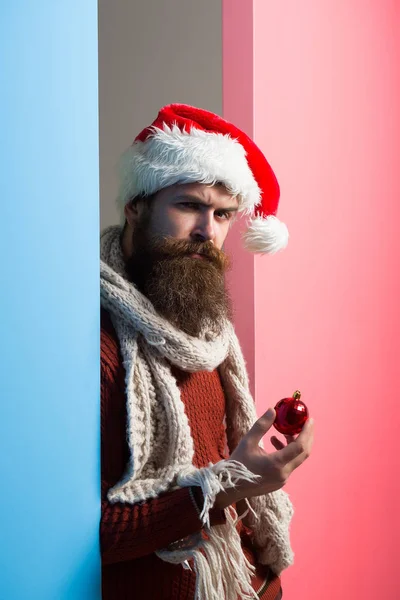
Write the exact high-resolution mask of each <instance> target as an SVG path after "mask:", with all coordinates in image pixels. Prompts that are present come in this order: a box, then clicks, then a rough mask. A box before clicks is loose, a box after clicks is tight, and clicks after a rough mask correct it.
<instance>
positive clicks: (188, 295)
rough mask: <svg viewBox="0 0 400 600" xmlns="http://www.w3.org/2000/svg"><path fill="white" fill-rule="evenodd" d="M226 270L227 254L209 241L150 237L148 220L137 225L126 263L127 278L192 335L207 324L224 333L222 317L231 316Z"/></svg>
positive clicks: (167, 317)
mask: <svg viewBox="0 0 400 600" xmlns="http://www.w3.org/2000/svg"><path fill="white" fill-rule="evenodd" d="M193 254H199V255H201V256H202V258H193V257H192V256H191V255H193ZM228 268H229V259H228V257H227V255H226V254H225V253H224V252H223V251H222V250H219V249H218V248H216V247H215V246H214V245H213V244H212V243H211V242H187V241H184V240H176V239H174V238H170V237H156V236H152V235H151V234H150V232H149V228H148V225H147V223H146V222H143V223H141V224H139V225H138V226H137V227H136V228H135V232H134V235H133V252H132V255H131V257H130V258H129V259H128V260H127V261H126V270H127V274H128V277H129V279H130V280H131V281H132V282H133V283H134V284H135V285H136V287H137V288H138V289H139V291H141V292H142V293H143V294H144V295H145V296H146V297H147V298H148V299H149V300H150V302H151V303H152V304H153V306H154V308H155V309H156V311H157V312H158V313H159V314H160V315H162V316H163V317H164V318H165V319H167V320H168V321H170V323H172V324H173V325H174V326H175V327H177V328H179V329H181V330H182V331H184V332H185V333H187V334H189V335H192V336H194V337H198V336H199V334H200V333H201V331H202V330H203V328H204V327H207V325H211V328H212V330H213V331H215V332H216V333H217V334H218V333H221V331H222V329H223V324H224V321H225V320H226V319H231V318H232V309H231V301H230V297H229V293H228V291H227V289H226V285H225V277H224V274H225V272H226V270H227V269H228Z"/></svg>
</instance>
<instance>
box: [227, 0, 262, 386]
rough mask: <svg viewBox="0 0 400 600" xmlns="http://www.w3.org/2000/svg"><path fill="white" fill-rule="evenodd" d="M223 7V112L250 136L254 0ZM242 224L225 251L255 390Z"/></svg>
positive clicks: (250, 286)
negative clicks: (230, 258) (230, 263)
mask: <svg viewBox="0 0 400 600" xmlns="http://www.w3.org/2000/svg"><path fill="white" fill-rule="evenodd" d="M222 10H223V19H222V83H223V116H224V117H225V119H228V120H229V121H232V122H233V123H235V124H236V125H237V126H238V127H240V128H241V129H242V130H243V131H245V132H246V133H247V134H248V135H250V136H251V137H253V135H254V123H253V120H254V93H253V85H254V83H253V49H254V44H253V0H223V3H222ZM245 224H246V223H245V220H244V219H243V220H241V221H240V222H238V223H237V224H235V225H234V228H233V230H232V232H231V233H230V235H229V236H228V239H227V242H226V251H227V252H228V253H229V255H230V256H231V257H232V261H233V264H234V269H233V270H232V272H231V273H229V278H228V279H229V287H230V290H231V294H232V298H233V300H234V306H235V307H236V308H237V309H238V312H237V314H236V315H235V325H236V330H237V333H238V336H239V339H240V342H241V345H242V348H243V352H244V355H245V359H246V361H247V367H248V371H249V377H250V384H251V388H252V392H253V393H254V384H255V374H254V352H255V339H254V324H255V320H254V257H253V256H252V255H251V254H250V253H248V252H246V251H245V250H244V249H243V245H242V243H241V239H240V238H241V233H242V232H243V229H244V228H245Z"/></svg>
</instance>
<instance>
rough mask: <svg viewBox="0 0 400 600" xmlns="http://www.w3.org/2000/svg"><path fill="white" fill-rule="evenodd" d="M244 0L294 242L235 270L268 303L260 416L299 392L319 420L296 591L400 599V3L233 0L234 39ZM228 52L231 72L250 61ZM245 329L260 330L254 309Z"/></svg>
mask: <svg viewBox="0 0 400 600" xmlns="http://www.w3.org/2000/svg"><path fill="white" fill-rule="evenodd" d="M239 4H240V5H241V6H242V7H243V11H244V14H245V15H247V16H248V15H249V10H250V9H249V6H250V5H251V4H252V5H253V11H254V14H253V33H252V37H251V34H250V33H249V30H248V23H247V21H246V23H247V24H246V27H245V29H244V30H243V31H245V32H246V35H247V36H248V38H249V39H252V43H253V62H252V61H250V60H249V61H248V62H247V65H248V67H247V68H248V69H251V70H252V73H253V84H252V90H253V91H254V94H253V118H254V130H253V134H254V136H255V139H256V141H257V143H258V144H259V145H260V146H261V147H262V148H263V150H264V151H265V154H266V155H267V157H268V159H269V160H270V162H271V164H272V166H273V168H274V169H275V171H276V173H277V175H278V179H279V181H280V183H281V188H282V200H281V207H280V211H279V216H280V218H281V219H282V220H284V221H285V222H286V223H287V224H288V226H289V231H290V234H291V238H290V243H289V247H288V248H287V250H286V251H285V252H284V253H282V254H280V255H277V256H273V257H265V258H259V257H257V258H256V259H255V261H254V263H253V266H254V270H253V272H252V273H249V270H250V269H251V268H252V264H251V260H250V261H248V262H247V263H242V264H239V266H238V263H237V261H236V260H235V272H234V274H233V276H232V277H233V279H234V280H235V282H236V283H235V285H236V289H239V288H240V285H241V282H242V281H245V280H246V281H247V285H248V289H246V294H247V300H246V301H247V303H248V305H249V306H250V307H251V305H252V304H253V306H254V313H253V318H254V321H253V328H254V342H255V346H254V355H253V357H251V355H249V356H250V359H251V360H252V359H254V365H253V363H251V365H252V366H253V368H254V371H253V373H254V384H255V391H256V401H257V405H258V412H259V413H261V412H262V411H263V410H264V409H266V408H267V407H268V406H269V405H271V404H274V403H275V402H276V401H277V400H278V399H279V398H281V397H282V396H284V395H288V394H290V393H292V392H293V391H294V390H295V389H296V388H300V389H301V390H302V392H303V394H304V399H305V401H306V402H307V403H308V405H309V407H310V408H311V412H312V414H313V416H314V418H315V421H316V443H315V447H314V453H313V456H312V458H311V459H310V460H309V461H308V463H307V464H306V465H305V466H304V467H303V468H302V469H301V470H299V471H298V472H297V473H296V474H294V476H293V478H292V480H291V482H290V483H289V485H288V488H287V489H288V491H289V493H290V494H291V497H292V500H293V502H294V504H295V507H296V513H295V518H294V524H293V528H292V539H293V546H294V550H295V553H296V558H295V565H294V567H292V568H291V569H289V570H288V571H287V572H285V573H284V576H283V583H284V590H285V598H286V599H287V600H305V599H306V598H307V600H317V599H318V600H320V599H321V598H324V600H333V599H335V600H336V599H337V598H344V599H346V600H347V599H352V600H353V599H354V600H372V599H374V600H375V599H376V598H386V599H387V600H397V599H398V598H400V583H399V582H398V577H397V557H396V555H397V544H398V541H397V540H398V538H399V535H400V517H399V511H398V504H399V502H398V497H399V494H398V492H399V483H398V473H399V467H400V458H399V450H398V445H399V443H398V439H397V437H398V436H397V431H398V429H399V426H400V408H399V401H398V397H397V382H398V375H399V373H400V310H399V306H400V278H399V271H400V268H399V265H400V235H399V233H398V232H399V223H400V201H399V200H400V179H399V167H400V159H399V156H400V109H399V107H400V67H399V64H400V35H399V31H400V3H399V2H395V1H389V0H381V1H380V2H378V1H372V0H367V1H364V0H363V1H361V0H335V1H333V0H304V1H303V2H301V3H299V2H297V1H296V0H289V1H288V2H281V3H279V2H265V0H253V2H252V3H251V2H243V3H238V2H236V3H235V2H233V3H232V2H229V1H228V0H226V2H225V3H224V31H225V33H224V36H225V37H224V39H226V27H227V23H228V20H229V19H231V21H230V26H231V27H236V30H235V31H236V33H237V35H238V38H237V39H238V41H240V44H243V43H244V40H243V33H242V34H241V30H240V19H239V16H238V14H237V8H238V6H239ZM232 6H234V7H236V8H235V10H236V20H233V16H234V15H235V13H234V11H232ZM246 39H247V38H246ZM232 45H233V44H232V43H231V47H232ZM226 48H227V46H225V44H224V50H225V54H224V68H225V73H227V72H229V70H228V69H229V68H231V69H233V68H234V65H235V61H237V58H235V59H234V58H233V55H232V56H231V59H229V55H228V54H227V53H226ZM236 52H237V49H236ZM229 65H230V67H229ZM241 68H242V69H244V68H245V67H244V65H242V66H241ZM246 83H247V82H246ZM244 85H245V83H244V82H243V87H244ZM239 88H240V86H239ZM234 91H235V90H232V88H229V98H228V97H227V94H228V87H226V79H225V78H224V99H225V100H224V107H225V106H228V107H229V111H230V113H229V114H226V116H227V117H228V118H230V116H231V118H233V117H234V116H235V115H237V114H240V97H241V96H242V95H243V94H244V93H245V92H244V91H243V90H242V89H240V92H239V98H236V96H235V94H234V93H233V92H234ZM232 94H233V98H232ZM235 102H236V104H235ZM246 106H247V108H246V114H249V113H248V110H249V109H248V105H246ZM236 252H239V251H238V250H236V248H235V253H236ZM245 269H246V270H245ZM252 277H254V280H253V283H254V289H253V291H252V290H251V287H250V286H251V278H252ZM243 296H244V290H242V297H243ZM241 307H242V305H241ZM237 325H238V327H239V328H240V327H241V331H242V332H243V331H245V330H246V328H248V329H249V330H251V327H252V325H251V322H250V317H249V314H243V312H238V314H237ZM250 335H251V334H250ZM247 343H248V345H249V346H250V343H251V337H249V338H248V340H247Z"/></svg>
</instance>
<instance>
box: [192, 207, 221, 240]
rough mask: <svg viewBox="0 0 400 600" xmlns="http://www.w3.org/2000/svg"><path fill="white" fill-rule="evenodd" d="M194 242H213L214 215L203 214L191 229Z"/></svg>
mask: <svg viewBox="0 0 400 600" xmlns="http://www.w3.org/2000/svg"><path fill="white" fill-rule="evenodd" d="M191 238H192V240H193V241H194V242H209V241H211V242H213V241H214V240H215V227H214V215H213V214H208V213H206V214H203V215H202V216H201V218H200V219H199V221H198V222H197V223H196V226H195V227H194V229H193V231H192V235H191Z"/></svg>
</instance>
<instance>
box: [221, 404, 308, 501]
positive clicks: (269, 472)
mask: <svg viewBox="0 0 400 600" xmlns="http://www.w3.org/2000/svg"><path fill="white" fill-rule="evenodd" d="M274 420H275V410H274V409H273V408H269V409H268V410H267V412H266V413H265V414H264V415H263V416H262V417H260V418H259V419H258V421H256V422H255V423H254V425H253V427H252V428H251V429H250V431H249V432H248V433H247V434H246V435H245V436H244V438H243V439H242V440H241V442H240V444H239V445H238V447H237V448H236V449H235V450H234V452H232V454H231V456H230V460H236V461H238V462H241V463H242V464H243V465H244V466H245V467H247V468H248V470H249V471H251V472H252V473H255V474H256V475H260V478H259V479H258V480H257V482H255V483H249V482H248V481H243V483H239V484H237V486H236V487H235V488H230V489H227V490H226V491H224V492H220V493H219V494H218V496H217V498H216V501H215V505H214V506H215V507H217V508H220V509H223V508H226V507H227V506H229V505H230V504H233V503H235V502H238V501H239V500H243V499H244V498H252V497H253V496H261V495H264V494H268V493H269V492H274V491H276V490H279V489H280V488H282V487H283V486H284V485H285V483H286V482H287V480H288V478H289V476H290V475H291V473H293V471H294V470H295V469H297V467H299V466H300V465H301V464H302V463H303V462H304V461H305V460H306V458H308V456H309V455H310V452H311V448H312V445H313V440H314V422H313V420H312V419H308V420H307V421H306V423H305V425H304V427H303V429H302V430H301V432H300V434H299V435H298V436H297V437H292V436H285V437H286V440H287V445H286V446H285V445H284V444H283V443H282V442H281V441H279V440H278V439H277V438H276V437H275V436H273V437H272V438H271V442H272V444H273V445H274V447H275V448H276V452H272V453H271V454H268V453H267V452H265V450H263V449H262V448H260V446H259V442H260V441H261V439H262V438H263V437H264V435H265V434H266V433H267V432H268V431H269V430H270V428H271V427H272V424H273V422H274Z"/></svg>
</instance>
